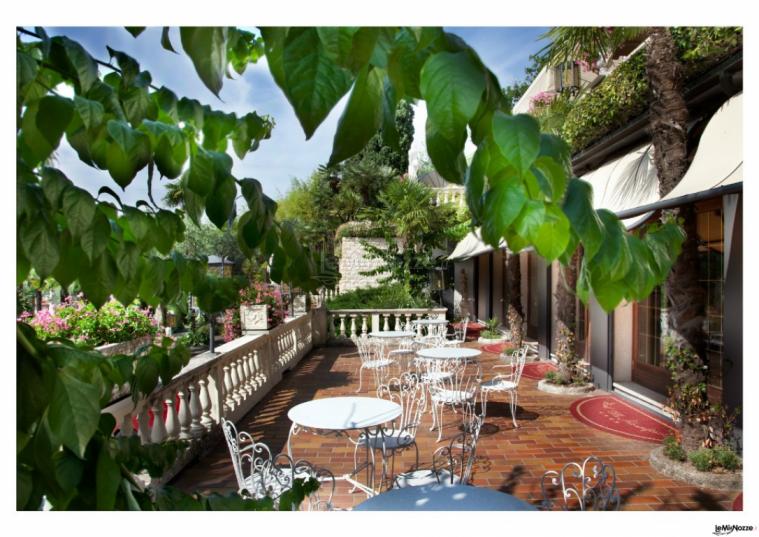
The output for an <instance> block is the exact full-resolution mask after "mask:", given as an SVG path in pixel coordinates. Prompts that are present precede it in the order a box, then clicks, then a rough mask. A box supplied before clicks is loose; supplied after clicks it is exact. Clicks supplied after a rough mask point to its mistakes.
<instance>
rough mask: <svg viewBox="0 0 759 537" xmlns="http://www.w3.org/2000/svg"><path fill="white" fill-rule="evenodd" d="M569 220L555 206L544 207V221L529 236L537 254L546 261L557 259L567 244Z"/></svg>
mask: <svg viewBox="0 0 759 537" xmlns="http://www.w3.org/2000/svg"><path fill="white" fill-rule="evenodd" d="M569 236H570V230H569V220H568V219H567V217H566V216H565V215H564V213H563V212H562V211H561V209H559V208H558V207H557V206H555V205H552V204H551V205H546V210H545V219H544V221H543V223H542V224H540V226H539V227H538V228H537V230H536V231H535V232H534V233H533V234H532V235H531V238H532V241H533V244H534V245H535V249H536V250H537V251H538V253H539V254H540V255H541V256H543V257H544V258H545V259H546V261H549V262H550V261H553V260H554V259H556V258H557V257H559V256H560V255H561V254H562V253H563V252H564V250H566V249H567V245H568V244H569Z"/></svg>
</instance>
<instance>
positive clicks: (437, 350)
mask: <svg viewBox="0 0 759 537" xmlns="http://www.w3.org/2000/svg"><path fill="white" fill-rule="evenodd" d="M480 354H482V351H480V350H478V349H469V348H467V347H433V348H431V349H419V350H418V351H416V355H417V356H419V357H420V358H428V359H431V360H459V359H463V358H466V359H471V358H477V357H478V356H479V355H480Z"/></svg>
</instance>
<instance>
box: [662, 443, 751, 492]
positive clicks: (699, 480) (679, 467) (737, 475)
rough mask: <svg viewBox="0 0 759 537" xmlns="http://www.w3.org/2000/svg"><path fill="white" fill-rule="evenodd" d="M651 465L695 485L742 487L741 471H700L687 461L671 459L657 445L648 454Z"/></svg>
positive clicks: (670, 476)
mask: <svg viewBox="0 0 759 537" xmlns="http://www.w3.org/2000/svg"><path fill="white" fill-rule="evenodd" d="M648 460H649V462H650V463H651V466H652V467H653V468H654V470H656V471H657V472H659V473H662V474H664V475H665V476H667V477H669V478H672V479H677V480H679V481H685V482H686V483H689V484H691V485H696V486H697V487H706V488H712V489H719V490H741V489H742V488H743V471H742V470H736V471H734V472H729V471H725V472H723V473H717V472H701V471H699V470H696V468H695V467H694V466H693V465H692V464H689V463H686V462H680V461H673V460H672V459H670V458H668V457H667V456H666V455H665V454H664V447H663V446H659V447H658V448H656V449H654V450H653V451H652V452H651V454H650V455H649V459H648Z"/></svg>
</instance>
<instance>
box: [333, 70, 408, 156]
mask: <svg viewBox="0 0 759 537" xmlns="http://www.w3.org/2000/svg"><path fill="white" fill-rule="evenodd" d="M383 78H384V72H383V71H382V70H380V69H377V68H375V67H370V66H368V65H367V66H365V67H364V68H363V69H362V70H361V71H360V72H359V74H358V77H357V78H356V83H355V85H354V86H353V92H352V93H351V96H350V99H348V104H347V106H346V107H345V110H343V114H342V115H341V116H340V121H339V122H338V123H337V131H336V132H335V138H334V141H333V143H332V155H331V156H330V157H329V164H328V165H329V166H333V165H334V164H337V163H338V162H342V161H343V160H345V159H347V158H348V157H352V156H353V155H355V154H356V153H358V152H359V151H361V149H363V148H364V146H365V145H366V143H367V142H368V141H369V139H370V138H371V137H372V136H374V135H375V134H376V133H377V130H378V129H379V127H380V124H381V122H382V97H383ZM394 111H395V110H393V112H394Z"/></svg>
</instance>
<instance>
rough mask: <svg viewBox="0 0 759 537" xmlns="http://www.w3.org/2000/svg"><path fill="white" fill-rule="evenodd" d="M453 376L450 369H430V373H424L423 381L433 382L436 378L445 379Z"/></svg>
mask: <svg viewBox="0 0 759 537" xmlns="http://www.w3.org/2000/svg"><path fill="white" fill-rule="evenodd" d="M452 376H453V373H451V372H450V371H430V372H429V373H422V382H426V383H429V382H433V381H435V380H445V379H449V378H451V377H452Z"/></svg>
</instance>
